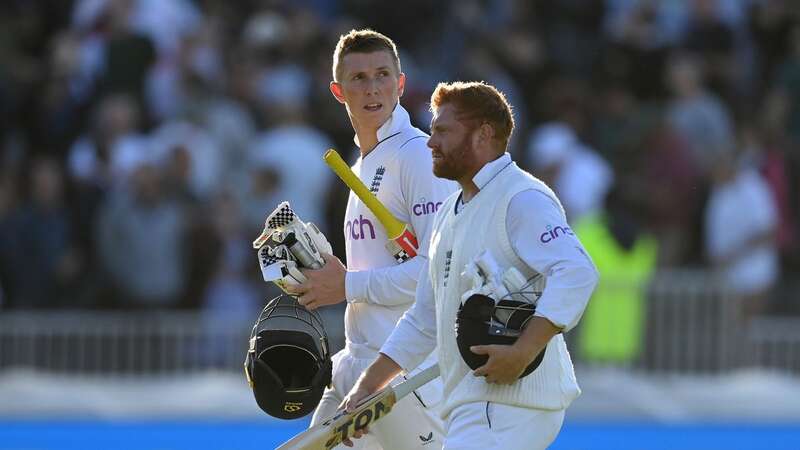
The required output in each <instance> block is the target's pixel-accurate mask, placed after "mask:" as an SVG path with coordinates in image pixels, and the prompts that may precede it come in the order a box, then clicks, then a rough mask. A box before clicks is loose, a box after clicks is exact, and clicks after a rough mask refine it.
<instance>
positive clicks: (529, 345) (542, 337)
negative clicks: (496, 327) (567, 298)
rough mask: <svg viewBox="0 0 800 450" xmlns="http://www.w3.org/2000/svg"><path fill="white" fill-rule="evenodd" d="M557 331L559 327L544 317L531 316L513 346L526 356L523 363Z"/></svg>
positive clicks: (542, 347)
mask: <svg viewBox="0 0 800 450" xmlns="http://www.w3.org/2000/svg"><path fill="white" fill-rule="evenodd" d="M559 332H561V329H559V328H558V327H556V326H555V325H553V323H552V322H550V321H549V320H547V319H546V318H544V317H538V316H533V317H531V320H530V321H529V322H528V324H527V325H526V326H525V329H524V330H523V331H522V335H520V337H519V339H517V341H516V342H515V343H514V345H513V346H514V347H516V349H517V350H518V351H519V354H520V355H523V356H524V357H525V358H526V361H525V364H526V365H528V364H530V363H531V362H532V361H533V360H534V359H535V358H536V356H538V355H539V353H541V351H542V350H543V349H544V348H545V347H546V346H547V343H548V342H550V339H552V338H553V336H555V335H556V334H558V333H559Z"/></svg>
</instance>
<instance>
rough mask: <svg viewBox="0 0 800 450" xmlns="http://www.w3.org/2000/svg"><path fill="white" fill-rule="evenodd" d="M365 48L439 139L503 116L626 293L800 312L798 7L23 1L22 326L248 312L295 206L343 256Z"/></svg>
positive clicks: (13, 92) (9, 113) (8, 225)
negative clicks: (457, 114)
mask: <svg viewBox="0 0 800 450" xmlns="http://www.w3.org/2000/svg"><path fill="white" fill-rule="evenodd" d="M361 27H370V28H373V29H376V30H378V31H381V32H383V33H385V34H387V35H388V36H390V37H391V38H393V39H394V40H395V42H396V43H397V45H398V47H399V50H400V56H401V61H402V64H403V71H404V72H405V73H406V74H407V76H408V83H407V85H406V91H405V95H404V96H403V98H402V100H401V101H402V103H403V105H404V106H405V107H406V108H407V109H408V110H409V111H410V112H411V114H412V121H413V122H414V123H415V124H416V125H417V126H419V127H420V128H422V129H424V130H427V129H428V124H429V123H430V113H429V112H428V101H429V96H430V93H431V92H432V90H433V88H434V87H435V85H436V83H437V82H439V81H450V80H458V79H461V80H485V81H487V82H490V83H492V84H495V85H496V86H498V87H499V88H500V89H501V90H502V91H504V92H505V93H506V95H507V96H508V97H509V99H510V101H511V103H512V104H513V105H514V107H515V114H516V119H517V128H516V130H515V132H514V136H513V141H512V144H511V152H512V154H513V156H514V158H515V159H516V160H517V161H519V162H520V164H521V165H522V166H523V167H525V168H527V169H528V170H530V171H531V172H532V173H533V174H535V175H536V176H538V177H540V178H542V179H543V180H545V181H547V182H548V183H549V184H550V185H551V186H553V187H554V189H555V190H556V192H557V193H558V194H559V196H560V198H561V199H562V201H563V203H564V205H565V208H566V210H567V213H568V216H569V220H570V223H571V224H572V226H573V228H574V229H575V230H576V232H578V234H579V235H581V237H582V239H583V240H584V242H585V244H586V245H587V248H589V251H590V253H591V254H592V255H593V257H594V258H595V260H596V262H597V264H598V266H599V267H600V270H601V273H603V276H604V279H605V280H608V279H612V280H613V279H614V276H615V275H619V276H620V277H627V278H629V279H633V280H637V279H642V278H643V277H647V276H648V274H650V273H652V272H653V271H655V270H659V269H670V268H685V267H695V268H705V269H712V270H713V271H714V273H715V274H717V275H719V276H720V277H721V278H722V279H723V280H725V283H726V284H727V285H728V286H729V287H731V288H732V289H733V290H735V291H736V292H737V293H738V294H740V295H741V296H742V297H744V298H745V299H746V302H745V303H746V306H745V309H746V313H747V314H759V313H764V312H768V313H772V314H798V313H800V299H798V298H796V297H797V296H796V295H793V294H794V293H795V292H796V288H797V285H796V283H794V282H793V279H794V278H796V274H797V273H798V270H800V177H799V176H798V175H800V3H798V2H796V1H792V0H558V1H556V0H552V1H549V0H539V1H528V0H509V1H504V0H459V1H456V0H450V1H436V2H432V1H428V0H406V1H404V2H400V3H398V2H383V1H374V2H372V1H367V0H339V1H335V0H292V1H279V0H243V1H223V0H74V1H66V0H65V1H47V0H7V1H3V2H2V3H0V309H5V310H11V309H32V308H34V309H39V308H55V309H78V308H80V309H86V308H103V309H109V308H110V309H120V308H122V309H129V308H133V309H172V308H181V309H186V308H188V309H199V308H204V309H210V310H225V311H228V312H230V311H236V310H238V311H242V312H243V313H244V312H247V313H248V314H250V311H252V310H253V309H254V308H257V307H258V306H259V305H263V302H264V298H265V297H266V296H267V295H269V294H270V289H271V288H270V287H269V286H267V285H266V284H265V283H263V281H261V279H260V273H259V271H258V268H257V263H256V258H255V253H254V251H253V249H252V248H251V242H252V239H253V238H255V237H256V236H257V235H258V234H259V232H260V231H261V228H262V226H263V220H264V218H265V217H266V215H267V214H268V213H269V212H270V211H271V210H272V209H273V208H274V207H275V206H276V205H277V204H278V203H279V202H280V201H282V200H289V201H290V202H291V204H292V206H293V207H294V208H295V210H296V211H298V213H299V214H300V216H301V217H302V218H303V219H304V220H309V221H313V222H315V223H317V224H318V225H319V227H320V228H321V229H322V230H323V231H325V232H326V234H327V236H328V238H329V240H330V241H331V242H332V243H333V245H334V249H335V252H336V253H337V255H339V256H340V257H342V258H343V257H344V252H343V243H342V236H341V235H342V228H341V227H342V217H343V214H344V208H345V198H346V195H347V191H346V190H345V188H344V187H343V185H342V183H341V182H340V181H339V180H338V179H336V178H335V177H334V176H333V175H332V173H331V172H330V171H329V170H328V169H327V167H326V166H325V165H324V163H323V162H322V160H321V155H322V154H323V152H324V151H325V150H326V149H328V148H330V147H334V148H337V149H338V150H339V151H340V152H342V153H344V154H346V155H348V156H347V158H349V160H350V161H353V160H354V158H355V156H356V152H355V146H354V143H353V132H352V129H351V127H350V123H349V121H348V118H347V115H346V112H345V110H344V108H343V106H341V105H340V104H339V103H337V102H336V101H335V100H334V99H333V97H332V96H331V95H330V93H329V91H328V84H329V82H330V80H331V55H332V52H333V48H334V46H335V43H336V41H337V39H338V37H339V35H340V34H342V33H345V32H347V31H348V30H350V29H351V28H361Z"/></svg>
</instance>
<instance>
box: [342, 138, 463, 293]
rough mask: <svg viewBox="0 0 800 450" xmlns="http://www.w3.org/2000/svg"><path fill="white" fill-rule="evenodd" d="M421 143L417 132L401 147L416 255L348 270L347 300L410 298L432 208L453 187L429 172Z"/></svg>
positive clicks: (425, 252) (428, 232)
mask: <svg viewBox="0 0 800 450" xmlns="http://www.w3.org/2000/svg"><path fill="white" fill-rule="evenodd" d="M425 142H426V140H425V136H424V135H420V136H419V137H417V138H414V139H413V140H411V141H410V142H409V143H408V146H407V147H406V148H403V149H402V151H403V152H407V154H406V155H404V156H405V157H404V158H403V161H402V165H401V180H400V183H401V194H402V197H403V204H404V205H405V208H406V211H405V213H406V216H407V217H408V222H409V223H410V225H411V227H412V228H413V230H414V234H416V236H417V243H418V244H419V248H418V250H417V256H416V257H414V258H411V259H410V260H408V261H406V262H404V263H402V264H399V265H396V266H389V267H382V268H378V269H372V270H360V271H348V272H347V275H346V276H345V295H346V297H347V301H348V302H351V303H358V302H367V303H372V304H377V305H384V306H394V305H402V304H407V303H411V302H413V301H414V292H415V290H416V287H417V275H418V274H419V273H420V270H421V268H422V266H423V265H424V264H425V262H426V261H427V259H428V245H429V243H430V239H431V231H432V229H433V219H434V217H435V216H436V211H438V208H439V207H440V206H441V205H442V204H443V203H444V201H445V200H446V199H447V197H448V196H449V195H450V194H451V193H453V192H454V191H455V190H456V184H455V183H454V182H452V181H449V180H444V179H440V178H437V177H436V176H434V175H433V162H432V160H431V154H430V151H429V150H428V149H427V147H426V146H425ZM401 220H402V219H401Z"/></svg>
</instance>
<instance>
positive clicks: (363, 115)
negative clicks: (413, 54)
mask: <svg viewBox="0 0 800 450" xmlns="http://www.w3.org/2000/svg"><path fill="white" fill-rule="evenodd" d="M338 72H339V76H340V78H339V80H338V81H333V82H331V87H330V88H331V93H333V95H334V97H336V99H337V100H338V101H339V102H340V103H343V104H344V105H346V106H347V112H348V113H349V114H350V118H351V120H352V121H353V126H354V127H356V128H357V129H375V130H377V129H378V128H380V126H381V125H383V123H384V122H386V120H387V119H389V117H390V116H391V115H392V110H393V109H394V106H395V105H396V104H397V102H398V100H399V99H400V97H401V96H402V95H403V88H404V87H405V83H406V77H405V75H404V74H402V73H398V71H397V68H396V67H395V65H394V59H393V58H392V55H391V53H389V52H388V51H377V52H372V53H348V54H347V55H345V56H344V57H343V58H342V61H341V62H340V63H339V71H338Z"/></svg>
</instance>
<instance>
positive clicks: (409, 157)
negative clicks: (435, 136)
mask: <svg viewBox="0 0 800 450" xmlns="http://www.w3.org/2000/svg"><path fill="white" fill-rule="evenodd" d="M399 137H400V138H401V139H400V140H399V141H398V145H397V153H396V157H397V159H398V161H399V163H400V164H402V165H403V166H407V167H418V166H425V167H427V168H430V166H431V162H432V159H431V149H430V148H428V138H429V136H428V135H427V134H425V132H423V131H422V130H419V129H417V128H410V129H407V130H406V131H405V132H404V133H402V135H401V136H399Z"/></svg>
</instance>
